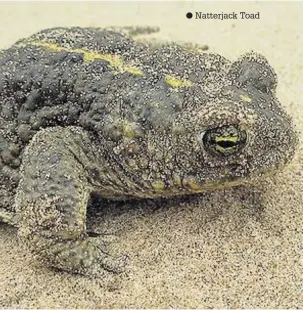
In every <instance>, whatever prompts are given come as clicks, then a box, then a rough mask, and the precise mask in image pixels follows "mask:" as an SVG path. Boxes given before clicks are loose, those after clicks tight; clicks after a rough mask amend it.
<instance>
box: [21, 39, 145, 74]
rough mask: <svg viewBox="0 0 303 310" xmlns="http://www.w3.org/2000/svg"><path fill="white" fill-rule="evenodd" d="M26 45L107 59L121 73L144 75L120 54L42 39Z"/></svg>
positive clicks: (86, 59)
mask: <svg viewBox="0 0 303 310" xmlns="http://www.w3.org/2000/svg"><path fill="white" fill-rule="evenodd" d="M24 45H25V46H28V45H32V46H38V47H43V48H45V49H47V50H49V51H51V52H54V53H60V52H69V53H79V54H82V55H83V59H84V61H86V62H90V61H94V60H98V59H101V60H105V61H107V62H108V63H109V65H110V66H111V67H112V68H113V69H114V70H115V71H118V72H120V73H123V72H129V73H131V74H134V75H141V76H142V75H144V73H143V71H142V70H140V69H139V68H137V67H135V66H132V65H129V64H125V63H124V61H123V60H122V59H121V57H120V56H118V55H112V54H103V53H98V52H94V51H88V50H86V49H82V48H75V49H72V48H67V47H63V46H60V45H58V44H55V43H48V42H40V41H25V44H24Z"/></svg>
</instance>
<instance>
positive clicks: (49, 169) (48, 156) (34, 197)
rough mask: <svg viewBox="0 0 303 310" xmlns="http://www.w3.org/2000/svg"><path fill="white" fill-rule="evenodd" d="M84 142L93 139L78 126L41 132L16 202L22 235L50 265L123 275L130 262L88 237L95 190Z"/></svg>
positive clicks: (26, 161) (27, 161) (24, 164)
mask: <svg viewBox="0 0 303 310" xmlns="http://www.w3.org/2000/svg"><path fill="white" fill-rule="evenodd" d="M84 143H89V137H88V135H86V133H85V132H83V131H82V130H81V129H79V128H76V127H67V128H62V127H55V128H50V129H46V130H42V131H41V132H39V133H37V134H36V136H34V138H33V139H32V141H31V143H30V144H29V146H28V147H27V149H26V151H25V154H24V156H23V161H22V168H21V181H20V184H19V188H18V192H17V195H16V200H15V202H16V208H17V210H18V211H19V212H20V214H21V216H20V224H19V225H20V230H19V232H20V235H21V237H23V238H24V239H25V240H26V242H27V243H28V244H29V246H30V249H31V250H32V251H33V252H34V253H36V254H38V255H39V256H40V257H41V258H42V259H43V261H44V262H45V263H47V264H48V265H50V266H53V267H56V268H60V269H63V270H68V271H71V272H77V273H82V274H87V275H94V276H98V275H100V274H102V272H103V271H104V270H108V271H113V272H118V271H120V270H123V264H124V259H123V258H114V257H112V256H111V255H109V254H108V253H106V251H104V246H103V244H104V243H103V242H102V240H100V239H99V237H92V236H89V235H88V234H87V233H86V225H85V221H86V208H87V202H88V199H89V197H90V193H91V191H92V187H91V186H90V185H89V183H88V181H87V174H88V169H87V168H88V167H89V165H91V162H90V161H89V160H88V158H87V156H86V154H85V152H84V151H83V147H82V146H83V144H84ZM86 145H87V144H86Z"/></svg>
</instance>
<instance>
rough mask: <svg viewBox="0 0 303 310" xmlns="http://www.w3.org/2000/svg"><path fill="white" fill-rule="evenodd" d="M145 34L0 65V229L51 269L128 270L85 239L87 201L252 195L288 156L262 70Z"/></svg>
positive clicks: (73, 43) (290, 145) (125, 34)
mask: <svg viewBox="0 0 303 310" xmlns="http://www.w3.org/2000/svg"><path fill="white" fill-rule="evenodd" d="M144 32H145V33H150V32H152V30H151V28H125V29H120V30H118V29H97V28H55V29H48V30H44V31H41V32H39V33H37V34H35V35H33V36H31V37H29V38H27V39H22V40H20V41H18V42H17V43H16V44H15V45H13V46H12V47H11V48H9V49H7V50H5V51H3V52H2V54H1V56H0V196H1V200H0V220H1V221H4V222H7V223H10V224H13V225H16V226H18V227H19V232H20V236H21V237H22V238H23V240H25V242H26V243H27V244H28V245H29V247H30V249H31V250H32V251H33V252H34V253H36V254H38V255H37V257H40V258H41V259H42V261H43V262H44V263H45V264H47V265H49V266H53V267H56V268H60V269H63V270H69V271H71V272H78V273H82V274H86V275H94V276H99V275H101V274H102V272H103V270H108V271H114V272H118V271H121V270H123V266H124V263H125V261H124V257H113V256H112V255H110V254H109V253H107V252H106V251H105V250H104V247H103V244H104V243H103V240H102V236H98V235H97V234H93V233H88V232H87V231H86V208H87V203H88V201H89V199H90V196H91V194H92V193H94V194H95V193H98V194H99V195H100V196H102V197H105V198H107V199H115V200H117V199H119V200H123V199H134V198H135V199H143V198H156V197H171V196H176V195H192V194H195V193H200V192H202V191H205V190H208V189H217V188H222V187H228V186H235V185H239V184H242V183H245V182H250V183H253V182H255V181H256V180H257V179H259V178H260V177H262V176H263V175H266V174H268V173H269V172H272V171H276V170H277V168H281V167H283V166H284V165H285V164H287V163H288V162H289V161H290V160H291V159H292V157H293V155H294V152H295V148H296V144H297V137H296V134H295V132H294V129H293V126H292V122H291V119H290V118H289V116H288V115H287V114H286V113H285V112H284V110H283V108H282V106H281V104H280V103H279V101H278V99H277V98H276V96H275V88H276V84H277V79H276V74H275V72H274V70H273V69H272V68H271V67H270V65H269V64H268V62H267V60H266V59H265V58H264V57H263V56H261V55H259V54H257V53H254V52H249V53H247V54H245V55H243V56H242V57H240V58H239V59H237V60H235V61H234V62H230V61H228V60H227V59H225V58H223V57H222V56H220V55H217V54H210V53H202V52H201V51H199V49H190V48H188V47H186V45H184V46H183V45H182V44H175V43H166V44H163V45H162V44H153V43H146V42H145V41H142V40H139V37H138V36H137V34H140V35H142V34H144ZM101 207H102V206H101Z"/></svg>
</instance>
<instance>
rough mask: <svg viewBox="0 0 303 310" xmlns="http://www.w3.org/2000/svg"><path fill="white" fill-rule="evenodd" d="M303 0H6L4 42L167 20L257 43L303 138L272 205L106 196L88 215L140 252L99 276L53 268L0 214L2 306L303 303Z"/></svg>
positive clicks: (222, 45) (233, 199) (213, 44)
mask: <svg viewBox="0 0 303 310" xmlns="http://www.w3.org/2000/svg"><path fill="white" fill-rule="evenodd" d="M188 11H192V12H195V11H205V12H213V13H215V12H219V13H220V12H232V11H235V12H240V11H246V12H250V13H256V12H260V19H259V20H235V21H232V20H225V21H221V20H195V19H192V20H188V19H186V18H185V14H186V12H188ZM302 12H303V2H288V3H286V2H285V3H283V2H279V3H273V2H267V3H265V2H264V3H257V2H249V3H241V2H225V3H209V2H207V3H202V2H191V1H186V2H165V3H160V2H153V3H148V2H145V3H138V2H131V3H121V2H120V3H119V2H113V3H107V2H103V3H102V2H99V3H97V2H95V3H88V2H86V3H80V2H78V3H76V2H74V3H72V2H66V3H60V2H53V3H47V2H45V3H41V2H40V3H38V2H37V3H28V2H24V3H21V2H20V3H5V2H1V3H0V31H1V33H0V48H6V47H9V46H10V45H11V44H13V43H14V42H15V41H16V40H17V39H19V38H21V37H23V36H28V35H30V34H32V33H34V32H36V31H38V30H40V29H42V28H47V27H54V26H72V25H77V26H108V25H121V26H122V25H134V24H137V25H158V26H160V27H161V29H162V31H161V33H160V34H159V35H158V37H161V38H162V39H165V40H167V39H169V40H186V41H193V42H196V43H200V44H207V45H209V47H210V51H211V52H217V53H220V54H222V55H223V56H225V57H227V58H229V59H231V60H235V59H236V58H237V57H238V56H239V55H240V54H242V53H244V52H246V51H248V50H252V49H253V50H255V51H258V52H260V53H262V54H264V55H265V56H266V57H267V58H268V60H269V62H270V63H271V64H272V66H273V67H274V68H275V70H276V72H277V74H278V77H279V85H278V90H277V93H278V97H279V98H280V99H281V101H282V102H283V105H284V106H285V108H286V109H287V110H288V112H289V113H290V114H291V115H292V116H293V117H294V120H295V123H296V124H297V128H298V130H299V132H300V141H301V142H300V146H299V149H298V152H297V154H296V158H295V159H294V161H293V163H292V164H291V165H290V166H289V167H288V168H287V169H285V170H283V171H282V172H281V174H280V175H278V176H277V177H275V178H271V179H270V180H269V182H268V185H267V186H266V192H265V193H264V196H263V201H262V205H263V207H264V208H263V210H262V209H260V208H259V207H258V206H257V204H255V203H254V200H253V197H250V198H248V199H246V200H243V196H245V195H246V193H247V192H248V190H246V189H243V188H242V189H231V190H221V191H217V192H213V193H206V194H204V195H202V196H201V197H199V198H196V199H194V198H193V199H192V200H190V201H186V200H185V201H182V200H181V201H179V200H173V201H167V202H162V203H161V202H155V203H154V204H145V203H143V204H140V203H138V204H136V205H129V204H126V205H125V206H123V207H120V208H118V207H117V208H110V207H108V206H106V207H105V209H104V211H103V212H102V213H101V214H100V216H99V218H98V220H94V221H91V223H90V225H91V226H92V227H93V228H94V229H95V230H96V231H99V232H104V231H108V232H110V233H111V234H113V236H112V237H111V238H110V239H111V241H112V243H111V244H112V246H111V247H112V251H113V252H115V253H120V252H126V253H128V254H129V256H130V258H131V262H130V267H129V269H128V273H126V274H124V275H119V276H117V275H111V274H109V275H108V276H106V277H104V278H102V279H89V278H85V277H82V276H78V275H70V274H66V273H59V272H55V271H53V270H49V269H47V268H45V267H44V266H41V265H39V264H38V263H37V261H36V260H35V259H34V258H33V257H32V256H30V255H29V254H28V253H27V252H26V250H25V249H24V248H23V247H22V245H21V244H18V240H17V234H16V229H15V228H12V227H9V226H6V225H0V253H1V260H0V306H3V307H15V308H45V307H52V308H122V307H123V308H151V307H153V308H171V307H174V308H189V307H191V308H195V307H199V308H214V307H215V308H288V309H290V308H292V309H295V308H301V309H302V308H303V297H302V294H303V276H302V275H303V264H302V254H303V253H302V244H303V234H302V223H303V212H302V202H303V172H302V167H303V146H302V132H303V103H302V93H303V88H302V85H303V65H302V64H303V49H302V46H303V35H302V29H303V19H302V16H301V15H302Z"/></svg>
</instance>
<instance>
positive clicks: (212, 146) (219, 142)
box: [201, 126, 247, 156]
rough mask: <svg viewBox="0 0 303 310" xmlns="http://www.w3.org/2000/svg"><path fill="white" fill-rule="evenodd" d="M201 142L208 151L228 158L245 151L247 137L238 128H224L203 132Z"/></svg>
mask: <svg viewBox="0 0 303 310" xmlns="http://www.w3.org/2000/svg"><path fill="white" fill-rule="evenodd" d="M201 141H202V143H203V146H204V147H205V149H206V150H208V151H210V152H212V153H215V154H219V155H224V156H228V155H231V154H235V153H236V152H238V151H240V150H241V149H243V147H244V146H245V144H246V141H247V135H246V132H245V131H244V130H240V129H239V128H237V127H236V126H222V127H218V128H212V129H209V130H206V131H204V132H202V133H201Z"/></svg>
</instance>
